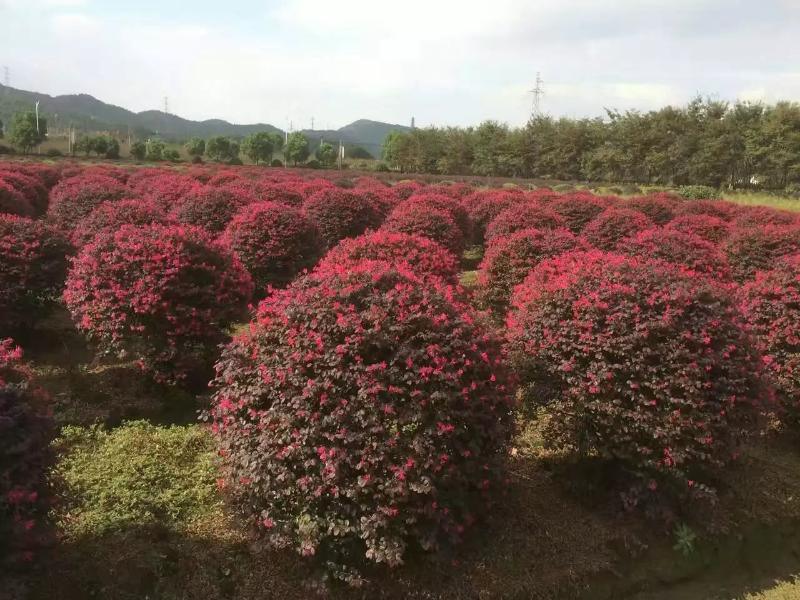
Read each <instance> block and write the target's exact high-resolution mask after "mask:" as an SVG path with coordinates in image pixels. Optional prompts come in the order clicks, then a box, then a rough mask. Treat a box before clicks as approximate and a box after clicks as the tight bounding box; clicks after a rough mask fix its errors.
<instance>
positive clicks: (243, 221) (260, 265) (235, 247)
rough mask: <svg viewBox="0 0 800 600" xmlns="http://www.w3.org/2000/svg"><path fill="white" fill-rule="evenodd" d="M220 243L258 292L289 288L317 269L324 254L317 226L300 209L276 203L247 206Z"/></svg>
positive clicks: (231, 224)
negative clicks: (297, 277) (299, 276)
mask: <svg viewBox="0 0 800 600" xmlns="http://www.w3.org/2000/svg"><path fill="white" fill-rule="evenodd" d="M221 241H222V243H224V244H225V245H226V246H227V247H228V248H230V249H231V250H232V251H233V253H234V254H236V256H237V257H238V258H239V260H240V261H241V263H242V264H243V265H244V267H245V268H246V269H247V271H248V272H249V273H250V276H251V277H252V278H253V282H254V283H255V285H256V290H257V291H258V292H259V293H261V292H262V291H264V290H265V288H266V287H267V286H269V285H275V286H283V285H286V284H287V283H289V282H290V281H291V280H292V279H294V277H295V275H297V274H298V273H299V272H300V271H302V270H303V269H308V268H310V267H312V266H314V263H316V261H317V259H318V258H319V256H320V253H321V248H320V241H319V234H318V233H317V228H316V226H315V225H314V223H312V222H311V221H310V220H309V219H308V218H306V217H305V216H304V215H303V214H302V213H301V212H300V211H299V210H298V209H296V208H293V207H291V206H288V205H286V204H278V203H277V202H256V203H255V204H250V205H248V206H245V207H244V208H243V209H241V210H240V211H239V212H238V213H237V214H236V216H235V217H234V218H233V220H232V221H231V222H230V224H229V225H228V227H227V229H225V233H224V234H223V236H222V237H221Z"/></svg>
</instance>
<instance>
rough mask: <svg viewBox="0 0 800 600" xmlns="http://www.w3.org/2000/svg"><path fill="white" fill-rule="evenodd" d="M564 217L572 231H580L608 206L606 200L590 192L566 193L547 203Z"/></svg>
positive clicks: (566, 224)
mask: <svg viewBox="0 0 800 600" xmlns="http://www.w3.org/2000/svg"><path fill="white" fill-rule="evenodd" d="M547 207H548V208H549V209H551V210H552V211H553V212H554V213H556V214H557V215H559V216H560V217H561V218H562V219H564V225H565V226H566V227H567V228H568V229H569V230H570V231H572V233H576V234H577V233H580V232H581V231H583V228H584V227H586V226H587V225H588V224H589V222H590V221H591V220H592V219H594V218H595V217H596V216H597V215H599V214H600V213H601V212H603V211H604V210H605V209H606V208H608V207H609V202H608V200H606V199H604V198H601V197H599V196H594V195H592V194H567V195H564V196H561V197H559V198H558V199H556V200H553V201H552V202H551V203H550V204H548V205H547Z"/></svg>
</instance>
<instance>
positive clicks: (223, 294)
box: [64, 225, 253, 382]
mask: <svg viewBox="0 0 800 600" xmlns="http://www.w3.org/2000/svg"><path fill="white" fill-rule="evenodd" d="M252 292H253V284H252V282H251V280H250V277H249V276H248V275H247V272H246V271H245V270H244V268H243V267H242V266H241V264H240V263H239V261H238V259H236V258H234V257H232V256H230V255H229V254H228V253H227V252H224V251H223V250H222V248H220V247H218V246H216V245H215V244H214V243H213V242H212V239H211V238H210V236H209V234H208V233H206V232H205V231H204V230H202V229H200V228H197V227H180V226H164V225H148V226H143V227H136V226H134V225H123V226H122V227H120V228H119V229H117V230H113V231H110V230H105V231H102V232H100V233H99V234H98V235H97V237H95V238H94V239H93V240H92V241H91V242H90V243H89V244H87V245H86V246H84V247H83V249H82V250H81V252H80V254H79V255H78V257H77V258H75V259H74V260H73V263H72V269H71V270H70V272H69V275H68V277H67V285H66V290H65V292H64V300H65V301H66V304H67V308H69V310H70V312H71V313H72V318H73V320H74V321H75V324H76V326H77V327H78V329H80V330H81V331H82V332H84V334H86V336H87V337H88V338H89V339H90V340H91V341H92V342H94V343H95V344H97V346H98V349H99V350H100V351H101V352H103V353H105V354H110V355H118V356H128V355H129V356H132V357H135V358H137V359H138V360H139V362H140V364H141V366H142V368H144V369H145V370H147V371H150V372H151V373H152V374H153V375H154V377H155V378H156V379H157V380H159V381H167V382H175V381H180V380H183V379H186V378H187V377H188V376H189V375H190V374H195V373H198V372H201V371H202V368H203V367H204V366H207V365H208V364H209V362H210V361H213V359H214V357H215V355H216V347H217V345H218V344H219V343H221V342H223V341H225V339H226V338H227V336H226V328H227V327H228V326H229V325H230V324H231V323H232V322H234V321H235V320H236V319H238V318H240V317H241V316H242V315H243V311H244V309H245V306H246V304H247V302H248V300H249V299H250V296H251V295H252Z"/></svg>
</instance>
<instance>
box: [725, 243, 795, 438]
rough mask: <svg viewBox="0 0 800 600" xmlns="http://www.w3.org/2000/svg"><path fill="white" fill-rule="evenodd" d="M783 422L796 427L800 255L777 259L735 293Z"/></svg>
mask: <svg viewBox="0 0 800 600" xmlns="http://www.w3.org/2000/svg"><path fill="white" fill-rule="evenodd" d="M739 301H740V306H741V307H742V312H743V313H744V315H745V318H746V319H747V322H748V323H749V325H750V329H751V331H752V333H753V334H754V335H755V339H756V343H757V345H758V349H759V350H760V351H761V354H762V356H763V361H764V364H765V366H766V371H767V373H768V374H769V376H770V379H771V380H772V383H773V384H774V387H775V390H776V392H777V396H778V399H779V400H780V401H781V404H782V408H783V414H782V416H783V417H784V420H785V421H786V422H787V423H789V424H790V425H792V426H793V427H796V426H797V425H798V424H800V254H798V255H795V256H791V257H787V258H785V259H782V260H779V261H778V263H777V264H776V265H775V267H774V268H773V269H772V270H770V271H759V272H758V273H756V277H755V280H753V281H751V282H749V283H747V284H745V285H744V286H742V288H741V289H740V290H739Z"/></svg>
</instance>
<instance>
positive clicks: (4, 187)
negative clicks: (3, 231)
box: [0, 178, 36, 217]
mask: <svg viewBox="0 0 800 600" xmlns="http://www.w3.org/2000/svg"><path fill="white" fill-rule="evenodd" d="M0 214H8V215H16V216H18V217H33V216H35V215H36V211H35V210H34V209H33V206H31V203H30V201H28V199H27V198H25V196H23V195H22V194H21V193H20V192H18V191H17V190H16V189H15V188H14V186H12V185H11V184H10V183H7V182H6V181H5V180H3V179H2V178H0Z"/></svg>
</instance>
